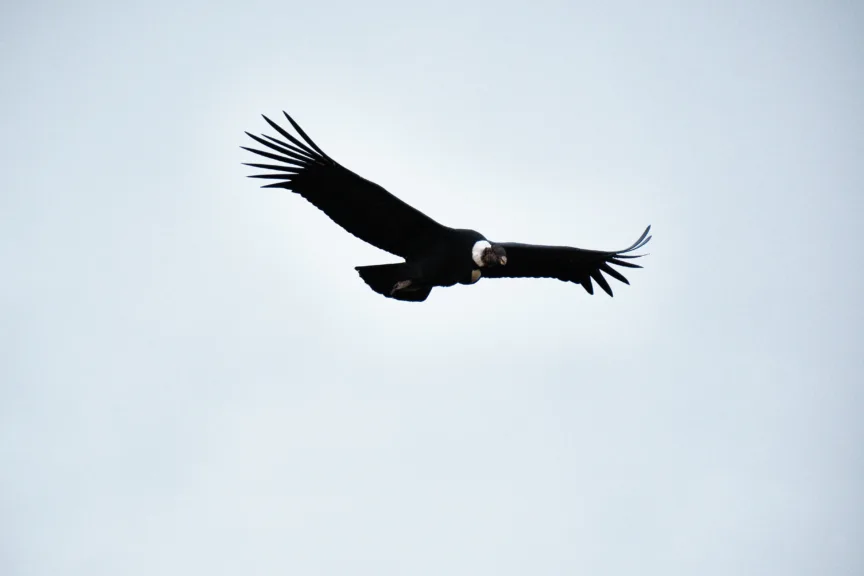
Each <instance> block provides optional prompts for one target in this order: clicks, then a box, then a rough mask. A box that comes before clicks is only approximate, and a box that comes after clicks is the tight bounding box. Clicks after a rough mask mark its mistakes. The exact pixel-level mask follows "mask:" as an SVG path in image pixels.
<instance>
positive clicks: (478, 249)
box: [471, 240, 492, 268]
mask: <svg viewBox="0 0 864 576" xmlns="http://www.w3.org/2000/svg"><path fill="white" fill-rule="evenodd" d="M491 247H492V244H490V243H489V242H487V241H486V240H478V241H477V242H475V243H474V247H473V248H472V249H471V258H472V259H473V260H474V263H475V264H477V266H479V267H480V268H482V267H483V266H484V264H483V251H484V250H486V249H487V248H491Z"/></svg>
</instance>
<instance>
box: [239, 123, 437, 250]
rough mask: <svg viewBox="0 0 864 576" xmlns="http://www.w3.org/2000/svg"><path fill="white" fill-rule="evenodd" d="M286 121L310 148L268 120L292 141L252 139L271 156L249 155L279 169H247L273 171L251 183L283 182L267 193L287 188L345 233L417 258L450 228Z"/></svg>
mask: <svg viewBox="0 0 864 576" xmlns="http://www.w3.org/2000/svg"><path fill="white" fill-rule="evenodd" d="M283 114H285V118H287V119H288V122H290V123H291V126H293V127H294V129H295V130H296V131H297V133H298V134H299V135H300V137H301V138H303V140H304V141H305V143H304V142H301V141H300V140H299V139H297V138H296V137H294V136H292V135H291V134H289V133H288V132H287V131H286V130H284V129H283V128H282V127H281V126H279V125H278V124H276V123H275V122H273V121H272V120H270V119H269V118H267V117H266V116H264V120H266V121H267V123H268V124H269V125H270V126H271V127H272V128H273V129H274V130H276V131H277V132H278V133H279V134H280V135H281V136H282V137H283V138H285V140H287V142H286V141H283V140H279V139H276V138H273V137H271V136H267V135H264V134H262V135H261V136H260V137H259V136H255V135H253V134H249V132H246V134H247V135H248V136H249V137H250V138H252V139H253V140H255V141H256V142H257V143H258V144H261V145H262V146H264V147H266V148H268V149H269V150H256V149H254V148H246V147H245V146H241V148H243V149H244V150H248V151H249V152H253V153H255V154H258V155H259V156H263V157H265V158H269V159H270V160H275V161H276V162H279V164H248V163H247V164H246V166H252V167H253V168H261V169H263V170H269V171H270V172H267V173H265V174H255V175H253V176H250V177H251V178H264V179H268V180H277V182H274V183H272V184H267V185H265V186H263V188H285V189H286V190H290V191H292V192H296V193H297V194H299V195H301V196H302V197H303V198H305V199H306V200H308V201H309V202H311V203H312V204H313V205H315V206H316V207H317V208H319V209H320V210H321V211H322V212H324V213H325V214H327V216H329V217H330V218H331V219H332V220H333V221H334V222H336V223H337V224H339V225H340V226H341V227H342V228H344V229H345V230H347V231H348V232H350V233H351V234H353V235H354V236H356V237H358V238H360V239H361V240H363V241H365V242H368V243H369V244H372V245H373V246H375V247H377V248H380V249H382V250H385V251H387V252H390V253H391V254H395V255H397V256H401V257H403V258H411V257H413V256H415V255H417V254H419V253H421V252H423V251H424V249H425V248H427V246H428V245H429V244H430V243H434V242H435V240H436V239H437V237H438V235H439V234H440V233H441V232H443V231H444V230H445V227H444V226H442V225H441V224H439V223H437V222H435V221H434V220H432V219H431V218H429V217H428V216H426V215H425V214H423V213H422V212H420V211H419V210H417V209H415V208H413V207H411V206H409V205H408V204H406V203H405V202H403V201H402V200H400V199H399V198H397V197H395V196H393V195H392V194H390V193H389V192H387V191H386V190H385V189H384V188H382V187H381V186H379V185H377V184H375V183H374V182H370V181H369V180H366V179H365V178H362V177H360V176H358V175H357V174H355V173H354V172H352V171H350V170H348V169H347V168H345V167H343V166H341V165H340V164H338V163H337V162H335V161H334V160H332V159H331V158H330V157H329V156H327V155H326V154H325V153H324V152H323V151H322V150H321V149H320V148H319V147H318V146H316V145H315V143H314V142H313V141H312V140H311V139H310V138H309V136H307V135H306V133H305V132H303V130H302V129H301V128H300V126H298V125H297V123H296V122H295V121H294V120H293V119H292V118H291V117H290V116H288V114H287V113H285V112H283Z"/></svg>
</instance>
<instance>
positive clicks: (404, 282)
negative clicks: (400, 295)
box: [390, 280, 411, 296]
mask: <svg viewBox="0 0 864 576" xmlns="http://www.w3.org/2000/svg"><path fill="white" fill-rule="evenodd" d="M409 286H411V280H400V281H399V282H396V284H394V285H393V289H392V290H391V291H390V295H391V296H392V295H393V294H395V293H396V292H398V291H399V290H404V289H405V288H408V287H409Z"/></svg>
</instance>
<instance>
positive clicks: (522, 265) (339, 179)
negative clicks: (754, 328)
mask: <svg viewBox="0 0 864 576" xmlns="http://www.w3.org/2000/svg"><path fill="white" fill-rule="evenodd" d="M283 114H285V118H286V119H287V120H288V122H290V123H291V126H293V127H294V130H296V131H297V134H298V135H299V136H300V138H302V139H303V141H301V140H300V139H298V138H297V137H295V136H292V135H291V134H290V133H288V132H287V131H286V130H285V129H284V128H282V127H281V126H279V125H278V124H276V123H275V122H273V121H272V120H270V119H269V118H267V117H266V116H264V120H266V121H267V123H268V124H269V125H270V126H271V127H272V128H273V129H274V130H275V131H276V132H278V133H279V134H280V135H281V136H282V137H283V138H284V140H279V139H277V138H273V137H271V136H267V135H264V134H262V135H261V136H260V137H259V136H255V135H253V134H250V133H249V132H246V134H247V135H248V136H249V137H250V138H252V139H253V140H255V141H256V142H257V143H258V144H260V145H261V146H263V147H264V148H266V149H265V150H256V149H254V148H247V147H245V146H241V148H243V149H244V150H248V151H249V152H253V153H255V154H257V155H259V156H263V157H264V158H268V159H270V160H273V161H275V162H278V164H253V163H244V164H245V165H246V166H251V167H253V168H260V169H262V170H267V171H268V172H266V173H264V174H254V175H252V176H250V177H251V178H263V179H265V180H276V182H273V183H271V184H267V185H265V186H263V187H264V188H285V189H286V190H290V191H291V192H295V193H297V194H299V195H300V196H302V197H303V198H305V199H306V200H308V201H309V202H311V203H312V204H313V205H314V206H316V207H317V208H319V209H320V210H321V211H323V212H324V213H325V214H326V215H327V216H329V217H330V218H331V219H332V220H333V221H334V222H336V223H337V224H339V225H340V226H341V227H342V228H344V229H345V230H347V231H348V232H350V233H351V234H353V235H354V236H356V237H358V238H360V239H361V240H363V241H365V242H368V243H369V244H372V245H373V246H376V247H377V248H380V249H382V250H385V251H387V252H390V253H391V254H394V255H396V256H399V257H401V258H403V259H404V260H405V261H404V262H401V263H398V264H379V265H376V266H358V267H356V268H355V269H356V270H357V272H359V273H360V277H361V278H363V280H364V281H365V282H366V284H368V285H369V287H370V288H372V290H374V291H375V292H377V293H378V294H381V295H383V296H386V297H388V298H394V299H396V300H403V301H409V302H422V301H424V300H426V298H427V296H429V292H431V291H432V288H434V287H436V286H453V285H454V284H473V283H475V282H477V281H478V280H480V278H557V279H558V280H563V281H565V282H575V283H576V284H581V285H582V287H583V288H585V290H587V291H588V293H589V294H593V293H594V285H593V283H592V279H593V281H594V282H597V284H598V285H599V286H600V287H601V288H602V289H603V290H604V291H605V292H606V293H607V294H609V296H612V288H611V287H610V286H609V282H608V281H607V280H606V278H605V277H604V276H603V273H606V274H608V275H609V276H611V277H612V278H615V279H616V280H619V281H621V282H624V283H625V284H629V282H628V281H627V279H626V278H624V276H623V275H622V274H621V273H620V272H619V271H617V270H616V269H614V268H612V265H616V266H623V267H627V268H641V266H639V265H637V264H634V263H633V262H631V261H630V260H631V259H634V258H639V257H641V256H643V255H642V254H632V252H634V251H635V250H638V249H639V248H641V247H642V246H644V245H645V244H646V243H647V242H648V241H649V240H650V239H651V237H650V236H649V235H648V232H649V231H650V230H651V227H650V226H648V228H646V229H645V232H643V233H642V236H640V237H639V239H638V240H637V241H636V242H635V243H634V244H633V245H632V246H630V247H629V248H625V249H624V250H613V251H611V252H604V251H599V250H583V249H581V248H571V247H567V246H536V245H531V244H518V243H508V242H503V243H501V242H491V241H489V240H487V239H486V238H485V237H484V236H483V235H482V234H480V233H479V232H475V231H474V230H458V229H453V228H449V227H447V226H444V225H442V224H439V223H438V222H436V221H435V220H433V219H431V218H430V217H428V216H426V215H425V214H423V213H422V212H420V211H418V210H417V209H415V208H412V207H411V206H409V205H408V204H406V203H405V202H403V201H401V200H399V199H398V198H396V197H395V196H393V195H392V194H390V193H389V192H387V191H386V190H385V189H384V188H382V187H381V186H378V185H377V184H375V183H373V182H370V181H369V180H366V179H365V178H362V177H360V176H358V175H357V174H355V173H354V172H352V171H350V170H348V169H347V168H345V167H344V166H342V165H341V164H339V163H338V162H336V161H335V160H333V159H332V158H330V157H329V156H327V154H325V153H324V152H323V151H322V150H321V148H319V147H318V146H317V145H316V144H315V143H314V142H313V141H312V139H311V138H309V136H307V135H306V133H305V132H303V130H302V129H301V128H300V126H299V125H298V124H297V123H296V122H295V121H294V120H293V119H292V118H291V117H290V116H289V115H288V114H287V113H286V112H283Z"/></svg>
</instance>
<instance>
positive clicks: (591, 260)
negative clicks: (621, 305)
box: [483, 226, 651, 296]
mask: <svg viewBox="0 0 864 576" xmlns="http://www.w3.org/2000/svg"><path fill="white" fill-rule="evenodd" d="M650 231H651V227H650V226H648V228H646V229H645V232H643V233H642V236H640V237H639V239H638V240H637V241H636V242H634V243H633V245H632V246H630V247H629V248H625V249H624V250H614V251H611V252H603V251H600V250H583V249H582V248H571V247H569V246H537V245H533V244H516V243H501V244H499V245H500V246H503V247H504V250H505V251H506V252H507V264H506V265H504V266H494V267H490V268H484V269H483V277H484V278H557V279H558V280H563V281H565V282H575V283H576V284H581V285H582V287H583V288H585V290H586V291H587V292H588V293H589V294H594V284H593V283H592V282H591V279H592V278H593V279H594V281H595V282H597V284H599V285H600V287H601V288H602V289H603V291H604V292H606V293H607V294H609V296H612V288H611V287H610V286H609V282H607V281H606V278H605V277H604V276H603V273H604V272H605V273H606V274H608V275H609V276H611V277H612V278H615V279H616V280H620V281H621V282H624V283H625V284H630V282H628V281H627V279H626V278H625V277H624V276H623V275H622V274H621V273H620V272H618V271H617V270H615V269H614V268H612V266H611V265H615V266H623V267H625V268H641V266H639V265H638V264H634V263H632V262H630V260H632V259H633V258H640V257H641V256H643V254H631V253H632V252H633V251H634V250H638V249H639V248H641V247H643V246H644V245H645V244H647V243H648V241H649V240H651V236H649V235H648V233H649V232H650Z"/></svg>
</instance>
